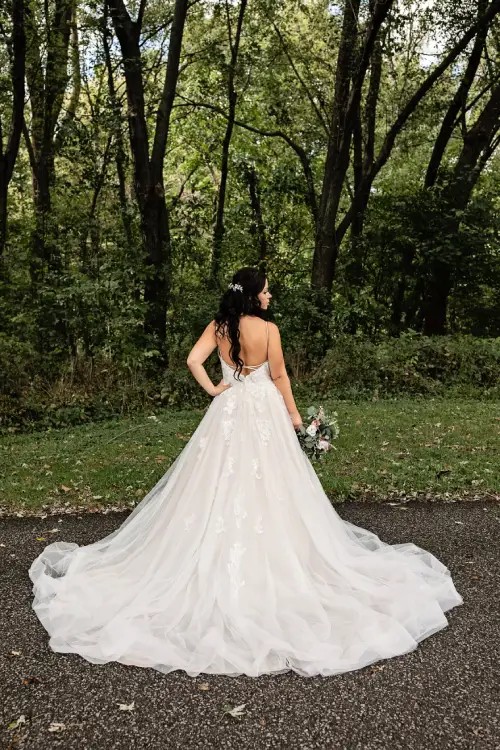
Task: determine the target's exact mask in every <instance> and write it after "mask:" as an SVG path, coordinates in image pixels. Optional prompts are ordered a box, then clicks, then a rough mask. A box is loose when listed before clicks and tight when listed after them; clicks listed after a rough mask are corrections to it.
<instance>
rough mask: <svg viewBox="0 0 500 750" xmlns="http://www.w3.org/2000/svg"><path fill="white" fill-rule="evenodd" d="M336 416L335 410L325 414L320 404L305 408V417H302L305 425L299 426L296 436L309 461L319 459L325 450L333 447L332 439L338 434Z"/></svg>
mask: <svg viewBox="0 0 500 750" xmlns="http://www.w3.org/2000/svg"><path fill="white" fill-rule="evenodd" d="M336 417H337V412H336V411H334V412H333V415H332V416H330V415H328V414H325V412H324V410H323V407H322V406H320V407H319V409H316V407H314V406H310V407H309V409H308V410H307V418H306V419H304V424H306V423H307V427H306V426H304V425H302V426H301V427H299V429H298V430H297V437H298V439H299V443H300V446H301V448H302V450H303V451H304V453H305V454H306V456H307V457H308V458H309V459H310V460H311V461H320V460H321V459H322V458H323V456H324V454H325V453H326V452H327V451H329V450H330V449H331V448H335V446H334V445H332V440H335V439H336V438H337V437H338V435H339V426H338V423H337V419H336Z"/></svg>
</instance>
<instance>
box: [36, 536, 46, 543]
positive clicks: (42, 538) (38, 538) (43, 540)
mask: <svg viewBox="0 0 500 750" xmlns="http://www.w3.org/2000/svg"><path fill="white" fill-rule="evenodd" d="M36 540H37V542H46V541H47V540H46V539H45V537H44V536H37V538H36Z"/></svg>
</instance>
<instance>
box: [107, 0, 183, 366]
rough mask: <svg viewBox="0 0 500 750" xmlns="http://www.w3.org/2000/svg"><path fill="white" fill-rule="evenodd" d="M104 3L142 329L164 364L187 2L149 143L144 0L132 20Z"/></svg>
mask: <svg viewBox="0 0 500 750" xmlns="http://www.w3.org/2000/svg"><path fill="white" fill-rule="evenodd" d="M108 4H109V8H110V12H111V18H112V21H113V25H114V29H115V32H116V36H117V37H118V41H119V44H120V49H121V53H122V58H123V70H124V75H125V82H126V86H127V101H128V123H129V139H130V150H131V152H132V158H133V162H134V180H135V194H136V198H137V203H138V207H139V212H140V216H141V228H142V235H143V243H144V251H145V256H146V260H145V263H146V278H145V284H144V300H145V302H146V304H147V311H146V317H145V321H144V330H145V333H146V334H148V335H150V336H152V337H153V340H154V343H155V345H156V346H157V348H158V351H159V357H158V361H159V362H160V363H161V365H166V364H167V362H168V355H167V340H166V339H167V334H166V316H167V307H168V301H169V284H170V276H171V239H170V226H169V215H168V210H167V205H166V202H165V187H164V176H163V169H164V162H165V151H166V147H167V140H168V136H169V129H170V117H171V114H172V107H173V103H174V98H175V93H176V87H177V79H178V76H179V63H180V56H181V48H182V36H183V33H184V25H185V22H186V15H187V11H188V6H189V3H188V0H176V2H175V5H174V11H173V16H172V22H171V27H170V39H169V44H168V57H167V66H166V73H165V77H164V83H163V89H162V92H161V95H160V99H159V101H158V108H157V113H156V124H155V129H154V133H153V137H152V145H151V143H150V138H149V134H148V123H147V115H146V109H145V84H144V71H143V65H142V49H141V44H140V38H141V32H142V25H143V20H144V11H145V8H146V0H141V3H140V5H139V10H138V14H137V18H136V20H135V21H133V20H132V18H131V17H130V14H129V12H128V11H127V9H126V7H125V4H124V2H123V0H108Z"/></svg>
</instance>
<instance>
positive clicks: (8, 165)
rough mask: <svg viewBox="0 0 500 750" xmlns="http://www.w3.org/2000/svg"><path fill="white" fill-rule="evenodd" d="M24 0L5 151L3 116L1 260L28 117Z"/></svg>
mask: <svg viewBox="0 0 500 750" xmlns="http://www.w3.org/2000/svg"><path fill="white" fill-rule="evenodd" d="M24 13H25V9H24V0H12V13H11V17H12V50H11V55H12V65H11V71H10V73H11V81H12V115H11V120H10V125H9V135H8V141H7V145H6V147H5V151H4V143H3V125H2V121H1V115H0V263H1V261H2V258H3V253H4V250H5V243H6V239H7V196H8V190H9V183H10V181H11V179H12V174H13V172H14V165H15V163H16V159H17V155H18V153H19V143H20V140H21V133H22V130H23V118H24V76H25V67H26V37H25V28H24V23H25V18H24Z"/></svg>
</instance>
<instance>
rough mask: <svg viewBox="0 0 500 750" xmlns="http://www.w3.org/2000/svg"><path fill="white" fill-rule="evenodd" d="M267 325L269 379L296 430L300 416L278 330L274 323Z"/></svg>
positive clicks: (300, 421)
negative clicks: (279, 394) (280, 396)
mask: <svg viewBox="0 0 500 750" xmlns="http://www.w3.org/2000/svg"><path fill="white" fill-rule="evenodd" d="M268 325H269V350H268V355H267V358H268V360H269V368H270V370H271V377H272V379H273V381H274V384H275V386H276V388H277V389H278V390H279V391H280V393H281V395H282V396H283V399H284V401H285V406H286V408H287V409H288V413H289V414H290V419H291V420H292V424H293V426H294V427H295V428H298V427H300V426H301V424H302V417H301V416H300V414H299V412H298V409H297V406H296V404H295V399H294V397H293V393H292V386H291V383H290V378H289V377H288V373H287V371H286V366H285V358H284V356H283V349H282V348H281V336H280V332H279V328H278V326H277V325H276V324H275V323H268Z"/></svg>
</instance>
